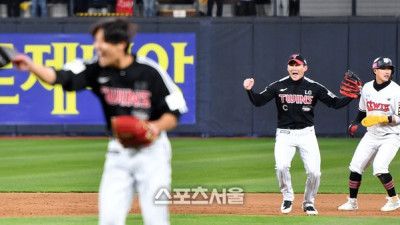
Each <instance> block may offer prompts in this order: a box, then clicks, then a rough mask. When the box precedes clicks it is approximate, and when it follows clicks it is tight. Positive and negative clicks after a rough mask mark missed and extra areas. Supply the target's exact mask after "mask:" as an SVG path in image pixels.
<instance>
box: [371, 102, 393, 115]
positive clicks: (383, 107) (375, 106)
mask: <svg viewBox="0 0 400 225" xmlns="http://www.w3.org/2000/svg"><path fill="white" fill-rule="evenodd" d="M389 107H390V104H383V103H376V102H373V101H367V110H368V111H383V112H388V111H389V110H390V109H389Z"/></svg>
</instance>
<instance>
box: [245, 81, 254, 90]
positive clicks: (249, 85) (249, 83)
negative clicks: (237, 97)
mask: <svg viewBox="0 0 400 225" xmlns="http://www.w3.org/2000/svg"><path fill="white" fill-rule="evenodd" d="M253 85H254V79H253V78H247V79H246V80H244V81H243V87H244V89H246V90H248V91H249V90H251V89H252V88H253Z"/></svg>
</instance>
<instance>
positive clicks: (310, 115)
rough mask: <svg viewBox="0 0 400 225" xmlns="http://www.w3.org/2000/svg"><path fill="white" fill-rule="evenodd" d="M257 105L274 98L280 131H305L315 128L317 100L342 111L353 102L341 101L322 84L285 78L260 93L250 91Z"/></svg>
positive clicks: (250, 95) (343, 99)
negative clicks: (311, 127) (307, 128)
mask: <svg viewBox="0 0 400 225" xmlns="http://www.w3.org/2000/svg"><path fill="white" fill-rule="evenodd" d="M247 93H248V96H249V98H250V100H251V102H252V103H253V104H254V105H255V106H262V105H265V104H266V103H268V102H269V101H270V100H272V99H273V98H275V103H276V106H277V109H278V128H282V129H302V128H305V127H308V126H313V125H314V107H315V105H316V104H317V102H318V100H319V101H321V102H323V103H325V104H326V105H327V106H329V107H333V108H341V107H344V106H346V105H347V104H348V103H349V102H350V101H351V99H350V98H347V97H343V98H338V97H337V96H336V95H334V94H333V93H332V92H330V91H329V90H328V89H327V88H326V87H324V86H323V85H321V84H319V83H317V82H315V81H313V80H311V79H309V78H307V77H303V78H301V79H300V80H298V81H294V80H292V79H291V78H290V76H287V77H284V78H282V79H280V80H278V81H276V82H274V83H272V84H270V85H269V86H267V87H266V88H265V90H264V91H262V92H261V93H260V94H257V93H254V92H253V91H248V92H247Z"/></svg>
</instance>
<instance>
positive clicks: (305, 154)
mask: <svg viewBox="0 0 400 225" xmlns="http://www.w3.org/2000/svg"><path fill="white" fill-rule="evenodd" d="M307 69H308V66H307V62H306V60H305V59H304V57H303V56H302V55H299V54H293V55H291V56H290V58H289V61H288V66H287V70H288V72H289V76H286V77H283V78H282V79H280V80H278V81H276V82H273V83H272V84H270V85H268V86H267V87H266V88H265V90H264V91H262V92H261V93H259V94H258V93H255V92H253V90H252V88H253V85H254V79H253V78H248V79H245V80H244V82H243V86H244V88H245V89H246V91H247V94H248V96H249V99H250V101H251V102H252V103H253V105H255V106H262V105H265V104H266V103H268V102H269V101H271V100H272V99H275V104H276V107H277V109H278V128H277V130H276V142H275V149H274V154H275V163H276V165H275V169H276V176H277V178H278V181H279V187H280V190H281V192H282V195H283V202H282V205H281V212H282V213H285V214H286V213H290V212H291V210H292V204H293V200H294V192H293V188H292V183H291V177H290V166H291V161H292V159H293V157H294V154H295V153H296V149H298V150H299V153H300V156H301V159H302V160H303V163H304V167H305V170H306V174H307V181H306V186H305V191H304V200H303V205H302V207H303V210H304V211H305V212H306V213H307V215H317V214H318V211H317V210H316V209H315V206H314V200H315V196H316V195H317V191H318V188H319V184H320V176H321V156H320V152H319V147H318V142H317V138H316V136H315V131H314V107H315V105H316V104H317V101H318V100H319V101H322V102H323V103H325V104H326V105H327V106H328V107H332V108H335V109H339V108H342V107H344V106H346V105H347V104H349V103H350V101H351V100H352V98H349V97H343V98H338V97H337V96H335V95H334V94H333V93H332V92H330V91H329V90H328V89H327V88H326V87H324V86H322V85H321V84H319V83H317V82H315V81H313V80H311V79H309V78H307V77H305V76H304V74H305V72H306V71H307Z"/></svg>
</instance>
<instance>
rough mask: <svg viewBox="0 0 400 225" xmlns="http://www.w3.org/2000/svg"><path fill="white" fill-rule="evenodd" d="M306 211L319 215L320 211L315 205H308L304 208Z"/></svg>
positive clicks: (311, 214) (309, 213) (308, 213)
mask: <svg viewBox="0 0 400 225" xmlns="http://www.w3.org/2000/svg"><path fill="white" fill-rule="evenodd" d="M303 210H304V212H306V213H307V215H309V216H316V215H318V211H317V210H316V209H315V207H314V206H313V205H308V206H306V207H305V208H303Z"/></svg>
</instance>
